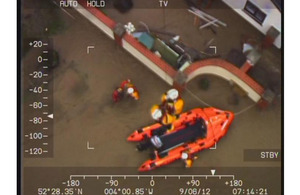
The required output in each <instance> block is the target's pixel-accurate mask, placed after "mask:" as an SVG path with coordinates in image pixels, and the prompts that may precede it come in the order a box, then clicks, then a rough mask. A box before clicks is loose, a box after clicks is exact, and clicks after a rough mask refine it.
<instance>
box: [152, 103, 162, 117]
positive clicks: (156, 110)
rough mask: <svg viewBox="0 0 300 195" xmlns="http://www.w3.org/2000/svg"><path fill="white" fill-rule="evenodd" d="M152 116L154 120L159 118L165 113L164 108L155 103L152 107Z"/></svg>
mask: <svg viewBox="0 0 300 195" xmlns="http://www.w3.org/2000/svg"><path fill="white" fill-rule="evenodd" d="M151 116H152V118H153V119H154V120H159V119H160V118H161V117H162V116H163V114H162V110H161V109H160V108H159V106H158V105H154V106H152V108H151Z"/></svg>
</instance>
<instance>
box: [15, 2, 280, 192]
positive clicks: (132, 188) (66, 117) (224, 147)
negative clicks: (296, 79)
mask: <svg viewBox="0 0 300 195" xmlns="http://www.w3.org/2000/svg"><path fill="white" fill-rule="evenodd" d="M19 11H20V27H21V28H20V29H19V30H20V37H19V43H20V50H19V52H20V53H19V54H20V57H21V59H20V62H19V70H20V71H19V76H20V80H19V87H20V88H19V89H20V93H21V97H20V102H21V106H20V108H19V111H20V114H21V118H20V129H19V136H20V143H21V144H20V171H21V176H22V177H21V178H20V179H21V188H20V193H21V194H25V195H27V194H39V195H47V194H56V195H64V194H65V195H68V194H78V195H80V194H122V195H123V194H124V195H143V194H199V195H200V194H202V195H210V194H212V195H213V194H233V195H236V194H245V195H252V194H254V195H255V194H257V195H267V194H272V195H273V194H274V195H276V194H282V186H281V183H282V156H283V154H282V150H281V149H282V133H283V128H282V120H281V119H282V97H281V91H282V89H281V86H282V76H281V75H282V74H281V71H282V52H281V50H282V49H281V39H282V38H281V30H282V29H281V28H282V27H281V14H282V10H281V4H280V1H275V2H274V1H269V0H264V1H256V0H248V1H244V0H241V1H231V0H223V1H217V0H214V1H213V0H210V1H209V0H207V1H204V0H202V1H196V0H195V1H193V0H186V1H183V0H182V1H180V0H176V1H167V0H164V1H163V0H154V1H149V0H107V1H101V0H77V1H76V0H68V1H58V0H57V1H56V0H53V1H52V0H40V1H38V0H20V1H19Z"/></svg>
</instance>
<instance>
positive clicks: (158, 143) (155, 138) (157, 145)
mask: <svg viewBox="0 0 300 195" xmlns="http://www.w3.org/2000/svg"><path fill="white" fill-rule="evenodd" d="M151 143H152V145H153V146H154V147H155V148H156V149H158V148H160V147H162V145H163V144H162V142H161V140H160V138H159V137H158V136H157V135H155V136H153V137H152V138H151Z"/></svg>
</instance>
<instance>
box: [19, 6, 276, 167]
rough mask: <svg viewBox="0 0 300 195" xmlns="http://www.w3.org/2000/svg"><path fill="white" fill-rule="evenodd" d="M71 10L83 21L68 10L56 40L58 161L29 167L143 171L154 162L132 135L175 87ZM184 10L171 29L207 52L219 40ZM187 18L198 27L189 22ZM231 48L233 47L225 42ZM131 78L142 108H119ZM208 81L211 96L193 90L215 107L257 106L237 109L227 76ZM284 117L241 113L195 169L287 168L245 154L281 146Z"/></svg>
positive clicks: (194, 86)
mask: <svg viewBox="0 0 300 195" xmlns="http://www.w3.org/2000/svg"><path fill="white" fill-rule="evenodd" d="M68 11H69V13H70V14H72V15H73V16H74V17H75V18H76V19H75V20H73V19H72V18H71V17H69V16H68V15H66V14H65V13H63V12H60V15H61V17H62V18H63V20H64V21H65V22H66V24H67V25H66V26H67V29H65V30H64V31H63V32H62V33H61V34H58V35H56V36H54V37H53V40H54V43H55V44H54V45H55V49H56V50H57V51H58V52H59V54H60V56H61V64H60V66H59V67H58V68H57V69H55V73H54V74H55V76H56V77H55V79H54V80H53V81H52V82H54V112H55V115H56V117H55V120H54V122H55V126H54V127H55V129H54V140H55V141H54V143H55V145H54V147H55V148H54V158H52V159H25V160H24V165H25V166H59V167H68V166H72V167H76V166H83V167H90V166H96V167H138V166H139V165H140V164H141V163H142V162H144V161H145V160H146V159H147V158H148V154H147V153H138V152H136V151H135V150H134V147H135V146H134V144H132V143H127V142H126V137H127V136H128V135H129V134H130V133H131V132H132V131H133V130H135V129H137V128H139V127H141V126H144V125H148V124H151V123H152V120H151V117H150V115H149V109H150V107H151V105H153V104H154V103H159V100H160V95H161V94H162V93H163V92H165V91H166V90H168V89H169V88H170V86H168V85H167V84H166V83H165V82H164V81H162V80H161V79H160V78H159V77H158V76H157V75H156V74H154V73H153V72H151V71H150V70H149V69H148V68H146V67H145V66H144V65H143V64H141V63H140V62H139V61H137V60H136V59H135V58H133V57H132V56H131V55H130V54H129V53H127V52H126V51H125V50H123V49H122V48H120V47H119V46H118V45H116V43H115V42H113V41H112V40H110V39H109V38H108V37H107V36H106V35H104V34H103V33H102V32H100V31H99V30H98V29H97V28H96V27H95V26H93V25H92V24H90V23H89V22H88V21H87V20H86V19H84V18H83V17H82V16H81V15H79V14H78V13H77V12H76V11H74V10H68ZM137 11H138V12H141V13H140V14H141V17H142V15H145V17H144V18H139V20H143V21H145V20H146V18H147V17H146V14H145V13H144V14H142V11H141V10H137ZM177 11H178V10H170V11H166V14H167V15H168V17H170V18H171V17H175V18H174V19H172V20H173V21H174V22H173V23H170V25H169V26H172V28H174V29H183V27H182V26H185V27H186V28H187V30H186V32H185V33H186V35H185V36H186V37H189V40H188V39H186V40H187V42H188V43H190V44H193V43H197V42H198V41H199V40H201V42H200V44H199V47H198V48H201V47H202V45H203V43H204V42H205V41H206V40H209V39H210V38H211V37H209V36H206V33H209V32H199V31H198V30H195V29H194V27H193V26H192V16H190V15H189V14H186V17H185V18H183V19H182V20H176V15H177V14H176V13H177ZM157 12H158V11H157ZM180 12H181V13H184V12H186V11H180ZM230 14H232V13H231V12H230ZM159 18H160V17H159V16H158V15H157V17H152V18H151V21H153V22H152V23H151V24H149V25H156V24H157V25H158V27H160V25H161V24H160V23H159V22H160V20H159ZM168 20H169V19H168ZM187 20H190V21H191V22H190V23H188V22H187ZM224 20H225V19H224ZM175 21H178V22H176V23H175ZM226 22H228V23H229V17H228V18H226ZM180 23H181V24H180ZM177 25H178V26H177ZM249 28H251V27H249ZM191 29H194V30H193V32H194V33H199V37H197V36H193V34H191V35H189V33H190V30H191ZM229 34H230V33H229ZM223 36H225V35H223ZM193 37H195V40H194V41H192V38H193ZM204 37H205V38H204ZM232 40H233V39H232ZM236 42H238V41H236ZM218 43H219V38H218ZM230 43H231V41H230ZM88 45H94V46H95V49H94V50H92V52H91V53H90V54H89V55H88V54H86V47H87V46H88ZM221 46H222V45H220V47H221ZM218 47H219V45H218ZM223 47H230V46H228V45H227V44H224V45H223ZM224 51H225V49H224ZM31 55H32V54H31V52H29V53H28V54H27V56H26V58H25V59H24V60H26V59H27V60H28V59H30V57H31ZM126 78H131V79H132V81H133V82H134V83H135V84H136V85H137V87H138V88H139V89H140V91H141V100H140V101H138V102H136V101H131V100H130V99H127V100H125V101H122V102H120V103H119V104H113V103H112V101H111V94H112V91H113V89H114V88H115V87H116V86H117V85H118V84H119V83H120V81H122V80H123V79H126ZM207 78H208V79H209V80H210V82H211V87H210V89H209V90H208V91H201V90H200V89H199V78H196V79H195V80H194V81H192V82H191V83H189V84H188V89H190V91H192V93H193V94H195V96H196V97H198V98H201V99H203V100H204V101H205V102H207V103H209V104H210V105H212V106H215V107H218V108H221V109H228V110H232V111H234V112H239V111H240V110H242V109H244V108H246V107H248V106H250V105H252V104H253V102H252V101H251V100H249V99H248V98H246V97H245V98H240V103H239V104H238V105H236V106H230V105H229V104H228V97H229V96H230V95H231V94H232V90H231V88H230V86H229V84H228V83H227V82H226V81H224V80H222V79H220V78H216V77H212V76H207ZM195 96H194V95H191V94H190V93H187V92H186V93H184V94H183V98H184V100H185V102H186V107H185V110H189V109H191V108H195V107H203V106H204V105H203V104H202V103H201V102H199V100H198V99H197V98H195ZM25 105H26V101H25ZM280 119H281V107H280V105H277V106H274V107H271V108H270V109H268V110H266V111H263V112H262V111H259V110H258V109H257V108H256V107H254V108H252V109H250V110H249V111H247V112H244V113H242V114H240V115H238V116H237V117H236V119H235V121H234V123H233V124H232V126H231V128H230V130H229V132H228V135H227V136H226V137H225V138H224V139H223V140H221V141H220V142H219V143H218V146H217V150H207V151H203V152H202V153H200V155H199V157H200V158H199V160H197V161H196V162H195V166H196V167H197V166H201V167H218V166H224V167H239V166H240V167H243V166H270V165H271V166H280V163H253V162H243V150H244V149H255V148H258V149H259V148H266V149H267V148H268V149H269V148H271V149H273V148H275V149H278V148H280V143H281V142H280V140H281V137H280V132H281V128H280V127H281V120H280ZM87 141H89V142H90V144H91V146H93V147H94V148H95V149H94V150H87V148H86V144H87ZM171 166H180V167H182V164H181V163H180V162H178V163H174V164H173V165H171Z"/></svg>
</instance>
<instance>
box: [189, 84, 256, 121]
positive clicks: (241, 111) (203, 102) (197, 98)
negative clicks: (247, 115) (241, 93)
mask: <svg viewBox="0 0 300 195" xmlns="http://www.w3.org/2000/svg"><path fill="white" fill-rule="evenodd" d="M186 91H187V92H188V93H189V94H191V96H193V97H194V98H195V99H196V100H198V101H199V102H201V103H202V104H204V105H206V106H208V107H213V106H211V105H210V104H208V103H206V102H205V101H204V100H202V99H201V98H199V97H198V96H197V95H196V94H194V93H193V92H192V91H191V90H189V89H188V88H186ZM255 105H256V104H252V105H250V106H247V107H246V108H243V109H242V110H240V111H238V112H235V113H234V115H235V116H238V115H240V114H243V113H244V112H247V111H248V110H250V109H251V108H253V107H254V106H255Z"/></svg>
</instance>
